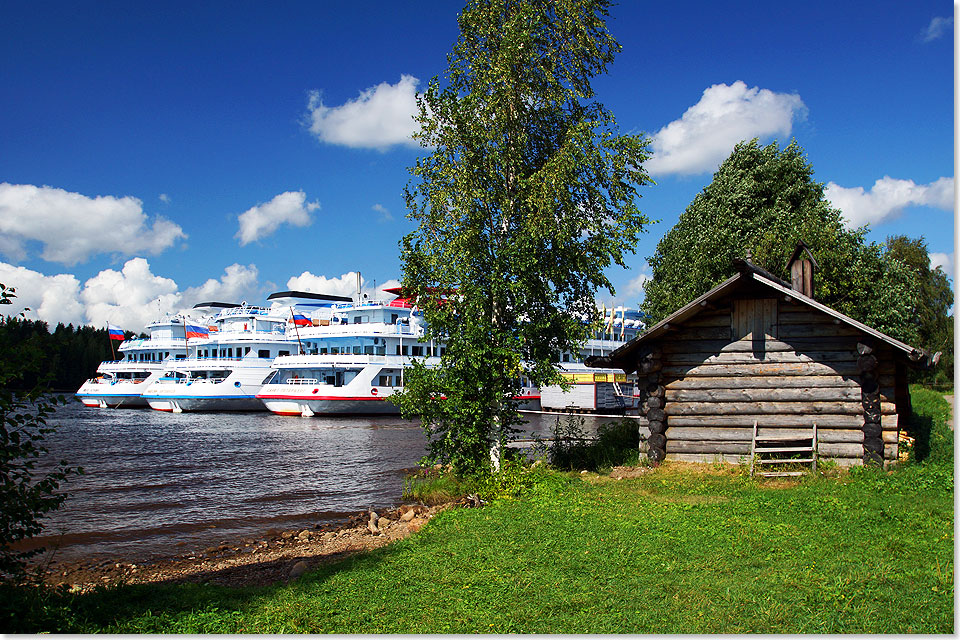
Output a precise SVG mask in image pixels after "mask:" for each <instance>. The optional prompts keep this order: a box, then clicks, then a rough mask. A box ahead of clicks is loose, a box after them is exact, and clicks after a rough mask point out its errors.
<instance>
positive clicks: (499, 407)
mask: <svg viewBox="0 0 960 640" xmlns="http://www.w3.org/2000/svg"><path fill="white" fill-rule="evenodd" d="M609 5H610V2H608V1H607V0H471V1H470V2H468V4H467V6H466V8H465V9H464V11H463V12H462V13H461V14H460V16H459V26H460V36H459V38H458V40H457V42H456V44H455V46H454V48H453V50H452V52H451V53H450V54H449V55H448V68H447V71H446V73H445V75H444V76H443V77H442V78H435V79H433V80H432V81H431V82H430V83H429V86H428V87H427V89H426V91H425V92H424V93H423V94H422V95H421V96H420V97H419V99H418V103H419V116H418V117H417V120H418V122H419V124H420V127H421V129H420V132H419V134H418V139H419V141H420V143H421V145H422V146H423V147H424V148H425V149H427V150H429V151H430V153H429V155H427V156H425V157H423V158H421V159H420V160H418V161H417V163H416V166H414V167H413V168H412V169H411V172H412V176H413V177H412V178H411V181H410V183H409V184H408V185H407V188H406V190H405V197H406V203H407V209H408V218H410V219H411V220H413V221H414V222H416V223H417V225H418V227H417V229H416V230H415V231H413V232H412V233H410V234H409V235H407V236H406V237H404V238H403V240H402V242H401V250H402V261H403V285H404V287H405V288H406V289H407V290H408V291H409V292H411V293H412V294H413V295H414V296H415V297H416V299H417V301H418V305H419V307H420V308H421V309H422V310H423V313H424V316H425V320H426V322H427V326H428V329H427V331H428V334H427V336H426V337H427V339H429V338H431V337H432V338H434V339H435V340H441V341H443V342H445V345H446V351H445V353H444V355H443V357H442V358H441V365H440V366H439V368H436V369H432V370H428V369H426V368H425V367H423V366H417V367H415V368H414V369H413V370H412V371H411V372H410V374H409V375H408V376H407V380H406V389H405V391H404V393H403V394H402V395H401V396H400V398H399V399H398V403H399V404H400V406H401V409H402V410H403V413H404V415H406V416H409V417H412V416H418V417H419V418H420V419H421V421H422V424H423V427H424V429H425V430H426V432H427V435H428V440H429V443H430V454H429V456H428V459H429V460H430V461H432V462H443V463H450V464H452V465H453V467H454V468H455V470H456V471H458V472H460V473H469V472H476V471H480V470H482V469H484V468H485V467H486V465H487V461H488V452H489V451H490V450H491V447H494V448H496V447H497V446H498V445H502V443H503V441H504V439H505V438H506V436H507V435H508V433H509V432H510V431H511V430H512V428H513V427H514V426H515V425H517V424H519V422H520V418H519V415H518V413H517V400H516V395H517V393H518V391H519V382H520V377H521V375H523V376H526V377H528V378H529V380H530V381H531V382H533V383H534V384H546V383H549V382H555V381H557V380H558V373H557V369H556V366H555V365H554V362H555V361H556V360H557V359H558V356H559V354H560V352H562V351H564V350H568V349H575V348H576V347H577V346H578V345H579V344H582V342H583V340H584V339H585V337H586V327H585V326H584V320H592V319H594V315H595V314H596V307H595V304H594V298H595V294H596V292H597V290H598V289H601V288H602V289H607V290H609V291H610V292H611V293H613V292H614V291H613V287H612V285H611V283H610V281H609V280H608V278H607V276H606V275H605V270H606V269H607V268H608V267H610V266H611V265H619V266H620V267H625V263H624V257H625V255H626V254H628V253H632V252H633V248H634V245H635V244H636V239H637V236H638V234H639V233H641V231H642V230H643V228H644V226H645V225H646V224H648V222H649V221H648V220H647V218H646V217H645V216H644V215H643V214H642V213H641V212H640V210H639V209H638V207H637V204H636V199H637V197H638V194H637V188H638V187H639V186H641V185H644V184H646V183H647V182H648V181H649V179H648V176H647V174H646V172H645V171H644V170H643V168H642V164H643V161H644V160H645V159H646V158H647V157H648V141H647V140H646V139H645V138H643V137H641V136H633V135H620V134H618V132H617V126H616V122H615V120H614V118H613V115H612V114H611V113H610V112H609V111H608V110H607V109H606V108H604V106H603V105H602V104H600V103H599V102H597V101H596V100H595V96H594V92H593V89H592V87H591V79H592V78H594V77H595V76H596V75H597V74H600V73H604V72H605V71H606V70H607V68H608V66H609V65H610V64H611V63H612V62H613V59H614V55H615V54H616V53H617V52H618V51H619V49H620V45H619V44H618V43H617V41H616V40H615V39H614V38H613V36H612V35H611V34H610V33H609V31H608V30H607V27H606V22H605V20H606V18H607V17H608V9H609Z"/></svg>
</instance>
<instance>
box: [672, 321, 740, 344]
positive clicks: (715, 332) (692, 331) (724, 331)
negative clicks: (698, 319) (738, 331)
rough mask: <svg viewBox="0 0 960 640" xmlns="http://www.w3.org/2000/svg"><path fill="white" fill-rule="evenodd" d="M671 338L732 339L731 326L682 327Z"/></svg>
mask: <svg viewBox="0 0 960 640" xmlns="http://www.w3.org/2000/svg"><path fill="white" fill-rule="evenodd" d="M670 340H727V341H729V340H730V327H729V325H728V326H725V327H689V328H685V327H681V328H680V331H678V332H677V333H676V334H675V335H672V336H670Z"/></svg>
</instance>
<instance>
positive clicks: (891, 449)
mask: <svg viewBox="0 0 960 640" xmlns="http://www.w3.org/2000/svg"><path fill="white" fill-rule="evenodd" d="M899 452H900V445H899V443H897V442H894V443H893V444H887V445H884V447H883V458H884V460H896V459H897V455H898V454H899Z"/></svg>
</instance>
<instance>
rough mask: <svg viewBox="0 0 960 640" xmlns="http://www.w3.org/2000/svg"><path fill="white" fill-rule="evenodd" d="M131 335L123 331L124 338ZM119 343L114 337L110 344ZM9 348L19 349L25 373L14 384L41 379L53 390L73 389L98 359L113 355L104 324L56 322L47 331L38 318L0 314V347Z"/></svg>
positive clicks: (26, 386) (9, 350)
mask: <svg viewBox="0 0 960 640" xmlns="http://www.w3.org/2000/svg"><path fill="white" fill-rule="evenodd" d="M135 335H136V334H134V333H132V332H130V331H128V332H126V334H125V336H126V337H127V338H131V337H135ZM119 345H120V341H119V340H116V341H114V343H113V348H114V349H116V348H117V347H118V346H119ZM13 349H22V350H21V351H19V353H18V357H20V358H21V359H23V360H24V361H23V362H21V364H22V365H23V368H24V370H25V371H26V372H27V374H26V376H25V377H24V378H23V379H22V380H21V381H19V382H18V384H17V385H16V386H18V387H20V388H23V389H29V388H32V387H33V386H34V385H35V384H36V383H37V382H43V383H44V384H45V385H46V386H48V387H50V388H52V389H55V390H57V391H71V392H72V391H76V390H77V389H78V388H79V387H80V385H81V384H83V382H84V381H85V380H86V379H88V378H92V377H93V376H94V374H96V371H97V366H98V365H99V364H100V363H101V362H102V361H104V360H113V359H115V358H114V355H113V353H112V352H111V350H110V339H109V337H108V336H107V330H106V328H103V329H95V328H94V327H90V326H86V325H84V326H78V327H74V326H73V325H72V324H68V325H66V326H64V325H63V323H60V324H58V325H57V328H56V329H54V331H53V333H51V332H50V329H49V327H48V326H47V323H46V322H43V321H42V320H26V319H24V318H19V317H6V318H3V317H0V350H2V351H3V352H4V353H13V351H12V350H13ZM116 358H119V354H118V355H117V356H116Z"/></svg>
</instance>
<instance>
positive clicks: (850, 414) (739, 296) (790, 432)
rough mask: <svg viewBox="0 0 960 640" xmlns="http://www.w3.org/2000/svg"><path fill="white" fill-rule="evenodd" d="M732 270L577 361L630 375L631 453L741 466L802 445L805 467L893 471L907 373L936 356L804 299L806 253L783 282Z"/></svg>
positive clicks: (808, 279) (797, 255) (809, 266)
mask: <svg viewBox="0 0 960 640" xmlns="http://www.w3.org/2000/svg"><path fill="white" fill-rule="evenodd" d="M748 258H749V256H748ZM734 265H735V267H736V269H737V273H736V275H734V276H733V277H731V278H730V279H728V280H726V281H725V282H723V283H722V284H720V285H718V286H716V287H715V288H713V289H711V290H710V291H708V292H707V293H705V294H703V295H702V296H700V297H699V298H697V299H696V300H694V301H693V302H691V303H689V304H687V305H686V306H684V307H683V308H681V309H679V310H677V311H676V312H674V313H673V314H671V315H670V316H668V317H667V318H665V319H664V320H662V321H661V322H659V323H657V324H656V325H654V326H653V327H650V328H649V329H648V330H647V331H646V332H644V333H643V334H642V335H640V336H638V337H636V338H635V339H633V340H631V341H630V342H628V343H627V344H625V345H623V346H621V347H620V348H618V349H616V350H615V351H613V352H612V353H610V354H609V355H607V356H605V357H595V358H590V359H588V360H587V362H586V364H587V365H588V366H595V367H617V368H621V369H623V370H624V371H626V372H627V373H634V372H635V373H636V377H637V385H636V389H638V390H639V393H640V397H639V402H638V404H639V406H640V413H641V417H640V424H641V427H640V429H641V452H642V453H643V454H645V455H646V456H647V457H648V459H650V460H652V461H654V462H659V461H661V460H664V459H666V460H678V461H689V462H715V461H724V462H733V463H741V464H742V463H746V462H748V461H749V462H750V464H751V465H752V464H753V462H755V461H756V460H757V459H758V458H757V457H756V453H755V452H756V451H759V450H760V449H759V448H757V447H758V443H759V444H760V445H763V444H765V443H766V444H767V445H768V446H769V444H770V442H774V443H779V446H780V447H781V448H782V449H783V450H791V449H792V450H801V448H800V447H790V446H785V445H796V444H800V443H802V441H804V440H805V439H808V438H809V440H806V446H808V447H810V449H809V450H810V451H811V453H812V460H813V461H814V465H815V464H816V462H815V461H816V460H817V459H818V458H819V459H820V460H823V459H832V460H834V461H836V463H837V464H839V465H841V466H851V465H861V464H864V463H865V462H871V461H873V462H877V463H882V464H883V465H884V466H888V465H889V464H891V463H894V462H896V460H897V457H898V442H899V433H900V428H901V427H902V426H904V425H905V420H906V419H907V417H908V416H909V413H910V396H909V393H908V390H907V369H908V367H928V366H933V365H935V364H936V361H937V360H938V356H939V354H937V355H936V356H934V357H931V356H930V355H929V354H928V353H926V352H924V351H922V350H920V349H916V348H914V347H911V346H910V345H907V344H905V343H903V342H900V341H899V340H896V339H894V338H891V337H890V336H887V335H885V334H883V333H881V332H879V331H877V330H875V329H873V328H871V327H868V326H866V325H864V324H862V323H860V322H858V321H856V320H854V319H852V318H849V317H847V316H845V315H843V314H842V313H839V312H838V311H835V310H834V309H831V308H829V307H827V306H825V305H823V304H821V303H819V302H817V301H816V300H814V299H813V295H812V293H813V283H814V269H815V268H816V262H815V261H814V260H813V256H812V255H811V254H810V252H809V250H808V249H807V248H806V246H805V245H802V244H801V245H798V247H797V250H796V251H795V252H794V254H793V257H792V258H791V260H790V263H789V265H788V266H789V270H790V273H791V277H792V282H791V283H787V282H784V281H782V280H780V279H779V278H777V277H775V276H773V275H772V274H770V273H769V272H767V271H765V270H763V269H761V268H760V267H757V266H756V265H754V264H752V263H751V262H750V261H749V259H746V260H744V259H737V260H735V261H734ZM811 434H812V435H811ZM765 450H768V451H774V449H773V448H768V449H765ZM751 468H752V466H751ZM764 475H786V474H773V473H770V474H764Z"/></svg>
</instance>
